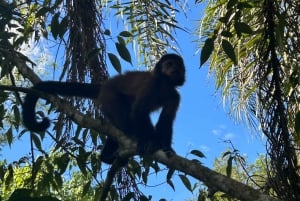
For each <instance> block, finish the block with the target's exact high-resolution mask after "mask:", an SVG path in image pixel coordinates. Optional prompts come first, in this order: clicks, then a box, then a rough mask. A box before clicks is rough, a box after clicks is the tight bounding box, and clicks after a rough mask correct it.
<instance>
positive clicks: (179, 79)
mask: <svg viewBox="0 0 300 201" xmlns="http://www.w3.org/2000/svg"><path fill="white" fill-rule="evenodd" d="M154 74H155V76H158V77H164V78H163V79H166V80H168V82H169V83H170V84H171V85H173V86H181V85H183V84H184V81H185V66H184V63H183V59H182V58H181V57H180V56H179V55H177V54H165V55H164V56H162V57H161V59H160V60H159V61H158V63H157V64H156V66H155V68H154Z"/></svg>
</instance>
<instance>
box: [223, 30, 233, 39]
mask: <svg viewBox="0 0 300 201" xmlns="http://www.w3.org/2000/svg"><path fill="white" fill-rule="evenodd" d="M221 35H222V36H224V37H229V38H230V37H232V36H233V34H232V33H231V32H230V31H222V32H221Z"/></svg>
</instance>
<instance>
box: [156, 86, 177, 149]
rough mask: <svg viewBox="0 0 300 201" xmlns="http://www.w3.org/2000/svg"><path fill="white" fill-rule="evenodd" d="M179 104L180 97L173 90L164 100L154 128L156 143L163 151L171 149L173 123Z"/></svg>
mask: <svg viewBox="0 0 300 201" xmlns="http://www.w3.org/2000/svg"><path fill="white" fill-rule="evenodd" d="M179 103H180V95H179V94H178V92H177V91H176V90H174V91H173V92H172V93H171V94H170V96H169V97H168V100H166V102H165V104H164V106H163V108H162V111H161V113H160V116H159V119H158V122H157V124H156V126H155V135H156V138H157V141H158V142H159V143H160V144H161V146H162V148H164V149H172V148H171V144H172V134H173V122H174V120H175V117H176V112H177V109H178V106H179Z"/></svg>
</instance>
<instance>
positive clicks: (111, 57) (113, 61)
mask: <svg viewBox="0 0 300 201" xmlns="http://www.w3.org/2000/svg"><path fill="white" fill-rule="evenodd" d="M108 58H109V60H110V63H111V64H112V65H113V67H114V69H115V70H116V71H117V72H118V73H121V63H120V60H119V59H118V57H117V56H116V55H114V54H112V53H108Z"/></svg>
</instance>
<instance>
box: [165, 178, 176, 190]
mask: <svg viewBox="0 0 300 201" xmlns="http://www.w3.org/2000/svg"><path fill="white" fill-rule="evenodd" d="M167 184H169V186H171V188H172V189H173V191H175V185H174V184H173V182H172V180H171V179H169V180H167Z"/></svg>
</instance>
